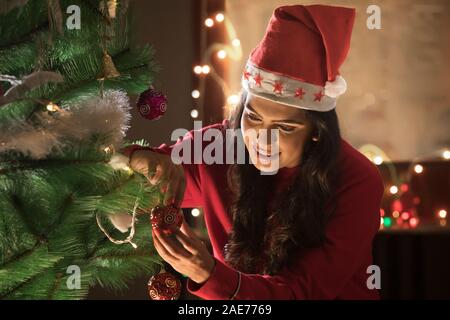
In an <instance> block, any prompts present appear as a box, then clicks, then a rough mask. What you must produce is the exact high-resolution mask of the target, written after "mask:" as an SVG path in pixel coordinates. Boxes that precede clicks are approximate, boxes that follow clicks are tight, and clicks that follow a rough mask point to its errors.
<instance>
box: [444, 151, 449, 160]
mask: <svg viewBox="0 0 450 320" xmlns="http://www.w3.org/2000/svg"><path fill="white" fill-rule="evenodd" d="M442 157H443V158H444V159H445V160H449V159H450V151H449V150H445V151H444V152H442Z"/></svg>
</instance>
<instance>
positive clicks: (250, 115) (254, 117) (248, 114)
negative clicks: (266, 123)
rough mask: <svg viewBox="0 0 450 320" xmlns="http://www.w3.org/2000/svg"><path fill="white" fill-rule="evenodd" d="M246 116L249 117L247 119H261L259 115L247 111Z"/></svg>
mask: <svg viewBox="0 0 450 320" xmlns="http://www.w3.org/2000/svg"><path fill="white" fill-rule="evenodd" d="M245 116H246V117H247V119H250V120H251V121H260V119H259V118H258V117H256V116H255V115H253V114H251V113H245Z"/></svg>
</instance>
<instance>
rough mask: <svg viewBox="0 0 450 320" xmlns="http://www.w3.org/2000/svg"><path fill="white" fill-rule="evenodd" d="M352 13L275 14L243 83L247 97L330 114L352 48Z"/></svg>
mask: <svg viewBox="0 0 450 320" xmlns="http://www.w3.org/2000/svg"><path fill="white" fill-rule="evenodd" d="M354 20H355V9H352V8H344V7H335V6H325V5H309V6H303V5H293V6H283V7H279V8H277V9H276V10H275V11H274V13H273V15H272V18H271V19H270V22H269V25H268V27H267V30H266V34H265V36H264V38H263V39H262V41H261V42H260V43H259V45H258V46H257V47H256V48H255V49H253V51H252V52H251V54H250V57H249V59H248V62H247V64H246V67H245V70H244V74H243V77H242V86H243V88H244V89H245V90H247V91H248V92H250V93H252V94H254V95H256V96H259V97H262V98H265V99H269V100H272V101H276V102H279V103H282V104H286V105H290V106H293V107H297V108H302V109H308V110H315V111H321V112H325V111H329V110H331V109H333V108H335V107H336V100H337V98H338V97H339V96H340V95H341V94H343V93H344V92H345V91H346V88H347V84H346V82H345V80H344V78H343V77H341V76H340V74H339V68H340V66H341V64H342V63H343V62H344V60H345V58H346V56H347V53H348V50H349V48H350V38H351V34H352V28H353V23H354Z"/></svg>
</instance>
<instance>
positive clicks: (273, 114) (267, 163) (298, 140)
mask: <svg viewBox="0 0 450 320" xmlns="http://www.w3.org/2000/svg"><path fill="white" fill-rule="evenodd" d="M274 129H278V130H277V131H278V133H277V131H276V130H275V131H272V130H274ZM241 130H242V134H243V137H244V142H245V146H246V147H247V151H248V152H249V154H250V158H251V160H252V163H253V164H254V165H255V167H256V168H258V169H259V170H260V171H276V170H277V169H278V168H283V167H287V168H292V167H295V166H298V165H299V164H300V160H301V156H302V153H303V147H304V145H305V142H306V141H307V139H311V131H312V126H311V122H310V121H309V120H308V119H307V117H306V112H305V110H303V109H300V108H295V107H291V106H287V105H283V104H281V103H277V102H274V101H270V100H266V99H263V98H260V97H257V96H254V95H252V94H250V93H249V94H247V98H246V101H245V103H244V110H243V112H242V118H241ZM259 130H264V131H259ZM266 130H267V131H266ZM277 147H278V148H277ZM277 149H278V150H277ZM274 162H277V165H276V169H275V168H274Z"/></svg>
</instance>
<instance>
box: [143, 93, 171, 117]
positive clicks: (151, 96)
mask: <svg viewBox="0 0 450 320" xmlns="http://www.w3.org/2000/svg"><path fill="white" fill-rule="evenodd" d="M136 107H137V109H138V111H139V114H140V115H141V116H143V117H144V118H145V119H148V120H158V119H159V118H161V117H162V116H163V115H164V113H166V111H167V97H166V96H165V95H164V94H162V93H161V92H159V91H156V90H155V89H154V88H152V87H151V88H150V89H148V90H145V91H144V92H142V93H141V94H140V95H139V100H138V102H137V104H136Z"/></svg>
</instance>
